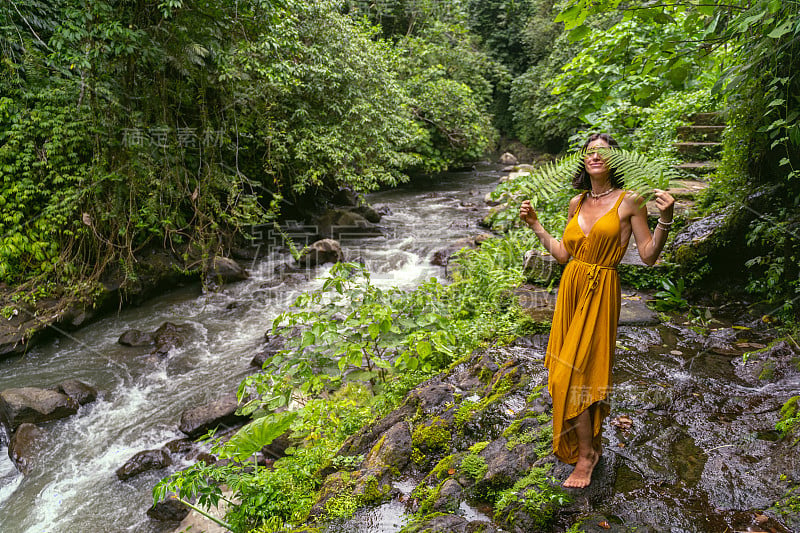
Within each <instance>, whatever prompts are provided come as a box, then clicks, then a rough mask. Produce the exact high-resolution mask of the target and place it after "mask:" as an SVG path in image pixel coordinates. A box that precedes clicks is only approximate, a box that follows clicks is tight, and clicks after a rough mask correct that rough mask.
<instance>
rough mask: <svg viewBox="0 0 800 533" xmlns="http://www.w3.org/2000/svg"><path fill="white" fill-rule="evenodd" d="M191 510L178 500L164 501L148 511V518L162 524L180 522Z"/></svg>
mask: <svg viewBox="0 0 800 533" xmlns="http://www.w3.org/2000/svg"><path fill="white" fill-rule="evenodd" d="M189 511H190V509H189V508H188V507H186V505H184V504H183V503H181V502H179V501H178V500H176V499H172V498H171V499H168V500H162V501H160V502H158V503H157V504H155V505H154V506H152V507H151V508H150V509H148V510H147V516H149V517H150V518H152V519H153V520H158V521H160V522H180V521H181V520H183V519H184V518H186V516H187V515H188V514H189Z"/></svg>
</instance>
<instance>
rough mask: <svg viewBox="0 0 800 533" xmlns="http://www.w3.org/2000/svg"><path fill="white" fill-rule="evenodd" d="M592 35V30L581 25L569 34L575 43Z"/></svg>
mask: <svg viewBox="0 0 800 533" xmlns="http://www.w3.org/2000/svg"><path fill="white" fill-rule="evenodd" d="M591 33H592V29H591V28H590V27H588V26H586V25H583V24H581V25H580V26H578V27H577V28H575V29H574V30H572V31H570V32H569V40H570V41H572V42H573V43H574V42H577V41H580V40H581V39H583V38H585V37H586V36H588V35H590V34H591Z"/></svg>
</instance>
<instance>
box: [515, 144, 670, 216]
mask: <svg viewBox="0 0 800 533" xmlns="http://www.w3.org/2000/svg"><path fill="white" fill-rule="evenodd" d="M596 150H597V152H598V153H599V154H600V155H601V156H602V157H603V159H605V161H606V163H607V164H608V166H609V167H611V168H613V169H614V170H615V171H616V173H617V175H618V176H620V177H621V178H622V182H623V188H624V189H626V190H629V191H633V192H635V193H636V194H637V195H638V196H640V197H641V198H642V199H643V201H645V202H646V201H647V200H649V199H650V198H651V197H652V195H653V189H662V190H666V189H669V188H670V187H672V186H674V182H675V180H677V179H678V177H679V175H678V172H677V171H676V170H675V169H673V168H671V167H669V166H667V165H665V164H664V163H662V162H661V161H659V160H656V159H651V158H648V157H647V156H645V155H643V154H640V153H638V152H634V151H631V150H622V149H618V148H597V149H596ZM585 156H586V151H585V150H581V151H578V152H574V153H572V154H568V155H566V156H564V157H563V158H561V159H559V160H556V161H552V162H549V163H547V164H545V165H542V166H541V167H539V168H537V169H536V170H535V171H534V172H532V173H531V175H530V176H529V177H528V178H527V179H526V182H525V183H524V184H523V185H522V186H521V187H520V189H521V192H522V193H523V195H524V196H525V197H527V198H528V199H530V200H531V203H532V204H533V205H534V207H535V206H536V205H537V204H538V203H540V202H545V201H547V200H548V199H550V198H553V197H554V196H555V195H556V194H557V193H558V192H559V191H560V190H563V189H565V188H567V187H571V186H572V178H573V176H575V174H576V173H577V172H579V171H580V169H581V164H582V162H583V158H584V157H585Z"/></svg>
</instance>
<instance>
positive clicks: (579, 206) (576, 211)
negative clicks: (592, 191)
mask: <svg viewBox="0 0 800 533" xmlns="http://www.w3.org/2000/svg"><path fill="white" fill-rule="evenodd" d="M587 196H589V191H583V194H581V199H580V200H578V207H577V208H576V209H575V214H574V215H572V218H575V219H577V216H578V213H580V212H581V206H582V205H583V201H584V200H585V199H586V197H587Z"/></svg>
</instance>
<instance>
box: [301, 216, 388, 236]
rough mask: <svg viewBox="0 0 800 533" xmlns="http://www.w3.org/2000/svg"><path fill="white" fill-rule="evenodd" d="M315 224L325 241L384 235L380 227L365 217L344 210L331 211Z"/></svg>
mask: <svg viewBox="0 0 800 533" xmlns="http://www.w3.org/2000/svg"><path fill="white" fill-rule="evenodd" d="M315 222H316V225H317V233H318V234H319V236H320V237H322V238H324V239H339V240H341V239H342V238H349V239H353V238H360V237H374V236H377V235H381V234H382V232H381V230H380V228H379V227H377V226H376V225H375V224H373V223H372V222H370V221H368V220H367V219H366V218H364V217H363V216H361V215H359V214H358V213H355V212H353V211H348V210H344V209H329V210H327V211H325V212H324V213H323V214H322V215H321V216H320V217H319V218H317V219H316V221H315Z"/></svg>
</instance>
